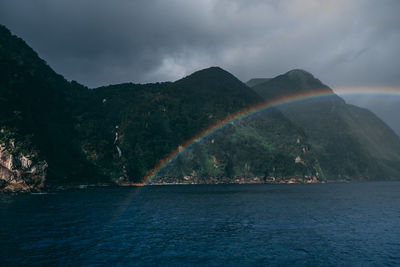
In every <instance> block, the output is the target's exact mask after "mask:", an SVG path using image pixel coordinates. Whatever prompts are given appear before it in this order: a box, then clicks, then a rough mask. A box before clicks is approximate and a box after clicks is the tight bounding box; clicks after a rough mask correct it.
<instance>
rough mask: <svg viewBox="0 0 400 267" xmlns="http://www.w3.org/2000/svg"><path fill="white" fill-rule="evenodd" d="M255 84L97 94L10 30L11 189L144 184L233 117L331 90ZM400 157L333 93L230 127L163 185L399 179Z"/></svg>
mask: <svg viewBox="0 0 400 267" xmlns="http://www.w3.org/2000/svg"><path fill="white" fill-rule="evenodd" d="M253 84H254V87H253V89H250V88H249V87H248V86H246V85H245V84H243V83H242V82H241V81H240V80H238V79H237V78H236V77H235V76H233V75H232V74H230V73H229V72H227V71H225V70H223V69H221V68H219V67H211V68H207V69H204V70H200V71H197V72H195V73H193V74H191V75H189V76H187V77H185V78H182V79H180V80H178V81H175V82H164V83H152V84H133V83H124V84H118V85H110V86H105V87H100V88H96V89H92V90H90V89H88V88H86V87H84V86H82V85H80V84H78V83H77V82H68V81H66V80H65V79H64V78H63V77H62V76H61V75H58V74H56V73H55V72H54V71H53V70H52V69H51V68H50V67H49V66H48V65H47V64H46V63H45V62H44V61H43V60H42V59H40V58H39V57H38V55H37V54H36V53H35V52H34V51H33V50H32V49H31V48H30V47H29V46H27V45H26V44H25V42H23V41H22V40H21V39H20V38H18V37H16V36H13V35H12V34H11V33H10V31H8V30H7V29H6V28H5V27H2V26H0V104H1V106H2V108H1V110H0V129H1V131H0V145H1V152H0V158H1V160H0V191H1V190H3V191H40V190H46V188H56V187H58V186H70V185H79V184H99V183H106V184H120V185H129V184H136V183H142V182H143V181H144V180H143V179H144V177H145V175H146V174H148V172H149V171H150V170H151V169H152V168H154V166H156V165H157V163H158V162H160V160H162V159H163V158H165V157H167V156H168V155H169V153H171V151H174V150H176V149H178V148H180V146H181V145H182V144H183V143H184V142H185V141H186V140H189V139H191V138H192V137H193V136H195V135H196V134H198V133H199V132H202V131H203V130H204V129H206V128H208V127H210V126H212V125H217V124H218V123H220V122H221V121H222V120H224V119H225V118H226V117H227V116H232V115H233V114H237V113H238V112H240V111H241V110H244V109H248V108H250V107H253V106H255V105H259V104H261V103H263V102H264V101H265V100H266V99H267V100H271V99H274V98H276V97H280V96H282V94H291V93H296V92H299V91H307V90H313V89H316V88H318V89H321V88H323V89H324V90H327V92H331V89H330V88H329V87H327V86H325V85H323V84H322V83H321V82H320V81H319V80H317V79H315V78H314V77H313V76H312V75H311V74H309V73H306V72H304V71H302V70H293V71H290V72H288V73H286V74H283V75H280V76H278V77H275V78H272V79H267V80H254V81H253ZM321 101H323V102H321ZM298 108H299V109H298ZM317 114H320V115H319V116H317ZM307 116H314V117H313V119H312V120H310V119H307ZM351 125H357V127H351ZM377 128H379V129H380V130H377ZM363 129H365V130H368V131H367V132H370V133H371V134H365V136H362V134H361V133H360V131H363ZM330 132H333V133H330ZM328 136H330V137H334V138H333V139H332V138H328ZM335 138H336V139H335ZM380 138H384V139H385V141H384V142H382V144H379V142H378V141H379V140H380ZM330 139H332V142H330V141H329V140H330ZM359 140H361V141H359ZM365 144H367V145H365ZM397 148H398V138H397V139H396V138H394V137H393V135H392V134H391V132H390V129H389V128H388V127H387V126H386V125H385V124H384V123H383V122H381V121H380V120H379V119H378V118H377V117H374V116H373V115H371V114H370V113H369V112H368V111H366V110H362V109H359V108H357V107H353V106H349V105H347V104H345V103H344V101H343V100H342V99H341V98H339V97H337V96H336V95H334V94H333V93H332V96H331V97H328V98H325V99H324V100H313V101H310V102H307V103H303V104H300V105H299V106H296V107H295V106H293V108H290V107H288V108H281V107H280V108H278V109H276V108H270V109H268V110H267V111H265V112H260V113H257V114H256V115H253V116H250V117H248V118H246V119H241V120H237V121H235V122H233V123H230V124H228V125H226V126H225V127H224V128H223V129H221V130H220V131H217V132H216V133H215V134H213V135H211V136H208V137H207V138H205V139H204V140H203V141H201V142H200V143H199V144H196V145H194V146H192V147H190V148H189V149H185V150H184V151H183V152H182V153H180V155H179V156H178V157H177V158H176V160H175V161H173V162H171V163H170V164H169V165H168V166H165V168H163V169H162V170H161V171H160V172H159V173H158V174H157V175H156V177H154V180H153V183H232V182H238V183H242V182H320V181H324V180H325V177H328V178H330V179H337V178H340V179H348V180H354V179H356V180H365V179H367V180H368V179H388V178H389V179H395V178H396V177H400V175H398V174H399V173H400V170H399V169H398V168H397V167H396V166H398V165H399V164H398V163H399V162H400V159H399V158H398V155H399V154H398V151H399V150H397ZM373 151H375V152H374V153H372V152H373ZM338 155H341V156H338ZM17 158H18V161H14V159H17ZM357 159H360V160H357ZM10 162H11V163H12V164H11V163H10ZM28 163H29V164H28ZM396 164H397V165H396ZM22 165H23V166H25V167H24V169H22V167H21V166H22ZM36 166H40V168H39V167H36ZM32 168H39V169H40V171H36V172H34V171H32V170H33V169H32ZM379 173H380V174H381V176H379V175H378V174H379Z"/></svg>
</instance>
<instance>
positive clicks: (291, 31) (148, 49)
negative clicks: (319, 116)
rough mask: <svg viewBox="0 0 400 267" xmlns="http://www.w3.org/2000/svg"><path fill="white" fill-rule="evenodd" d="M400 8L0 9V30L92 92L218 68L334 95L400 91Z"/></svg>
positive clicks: (256, 2)
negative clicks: (284, 79)
mask: <svg viewBox="0 0 400 267" xmlns="http://www.w3.org/2000/svg"><path fill="white" fill-rule="evenodd" d="M399 14H400V1H398V0H392V1H391V0H376V1H368V0H352V1H348V0H334V1H329V0H324V1H313V0H310V1H305V0H288V1H261V0H229V1H228V0H221V1H217V0H195V1H190V0H154V1H152V0H143V1H140V0H112V1H111V0H35V1H33V0H0V23H1V24H4V25H6V26H7V27H8V28H9V29H10V30H11V31H12V32H13V33H14V34H16V35H18V36H20V37H22V38H23V39H24V40H26V41H27V43H28V44H29V45H30V46H32V47H33V48H34V49H35V50H36V51H37V52H38V53H39V55H40V56H41V57H42V58H43V59H45V60H46V61H47V62H48V63H49V65H50V66H51V67H53V68H54V69H55V70H56V71H57V72H58V73H60V74H62V75H64V77H65V78H67V79H68V80H77V81H78V82H81V83H83V84H85V85H87V86H89V87H96V86H100V85H107V84H111V83H121V82H126V81H132V82H141V83H144V82H156V81H165V80H176V79H179V78H181V77H183V76H185V75H188V74H190V73H192V72H193V71H195V70H199V69H202V68H206V67H209V66H220V67H222V68H224V69H226V70H228V71H230V72H231V73H233V74H234V75H236V76H237V77H238V78H239V79H241V80H243V81H247V80H248V79H250V78H253V77H273V76H276V75H278V74H281V73H284V72H286V71H288V70H290V69H293V68H302V69H305V70H308V71H310V72H312V73H313V74H314V75H315V76H317V77H318V78H319V79H321V80H322V81H323V82H324V83H326V84H328V85H330V86H331V87H333V88H335V87H347V86H357V87H360V86H373V87H377V86H378V87H379V86H390V87H400V75H399V72H400V71H399V70H400V60H399V59H400V57H399V51H400V50H399V47H400V15H399Z"/></svg>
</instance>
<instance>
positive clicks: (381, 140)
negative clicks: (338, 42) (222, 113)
mask: <svg viewBox="0 0 400 267" xmlns="http://www.w3.org/2000/svg"><path fill="white" fill-rule="evenodd" d="M252 89H253V90H254V91H256V92H257V93H258V94H259V95H260V96H262V97H263V98H264V99H268V100H271V99H278V98H280V97H282V96H285V95H291V94H294V93H301V92H303V93H305V92H308V91H314V90H320V91H323V92H325V94H326V95H327V96H325V97H320V98H313V99H309V100H305V101H301V102H296V103H292V104H288V105H282V106H280V107H279V110H280V111H282V112H283V114H284V115H285V116H286V117H287V118H289V119H290V120H291V121H292V122H293V123H294V124H296V125H297V126H298V127H301V128H302V129H303V130H304V131H305V133H306V135H307V136H308V138H309V139H308V140H309V142H310V143H311V145H312V148H313V151H314V152H315V153H316V155H317V158H318V160H319V162H320V164H321V167H322V169H323V170H324V173H325V175H326V176H327V178H329V179H349V180H392V179H398V178H399V177H400V164H399V162H400V140H399V137H398V136H397V135H396V134H395V133H394V132H393V131H392V129H390V128H389V127H388V126H387V125H386V124H385V123H384V122H383V121H381V120H380V119H379V118H378V117H376V116H375V115H374V114H373V113H372V112H370V111H368V110H366V109H363V108H359V107H356V106H353V105H349V104H346V103H345V101H344V100H343V99H342V98H340V97H338V96H337V95H335V94H334V92H333V91H332V90H331V89H330V88H329V87H328V86H326V85H324V84H323V83H322V82H321V81H319V80H318V79H316V78H314V77H313V75H312V74H310V73H308V72H306V71H303V70H292V71H289V72H287V73H285V74H283V75H279V76H277V77H275V78H272V79H269V80H267V81H265V82H263V83H260V84H257V85H255V86H253V87H252Z"/></svg>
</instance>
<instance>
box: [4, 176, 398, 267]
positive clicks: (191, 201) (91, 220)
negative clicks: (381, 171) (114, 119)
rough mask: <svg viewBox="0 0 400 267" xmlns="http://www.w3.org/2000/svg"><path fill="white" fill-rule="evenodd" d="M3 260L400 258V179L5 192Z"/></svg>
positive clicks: (354, 261)
mask: <svg viewBox="0 0 400 267" xmlns="http://www.w3.org/2000/svg"><path fill="white" fill-rule="evenodd" d="M0 237H1V238H0V265H14V264H38V265H92V264H103V265H110V264H112V265H155V264H161V265H226V266H230V265H266V264H269V265H356V266H369V265H383V264H385V265H399V264H400V183H398V182H387V183H350V184H310V185H193V186H150V187H146V188H143V189H140V190H138V189H136V188H134V189H133V188H88V189H84V190H72V191H64V192H60V193H56V194H47V195H0Z"/></svg>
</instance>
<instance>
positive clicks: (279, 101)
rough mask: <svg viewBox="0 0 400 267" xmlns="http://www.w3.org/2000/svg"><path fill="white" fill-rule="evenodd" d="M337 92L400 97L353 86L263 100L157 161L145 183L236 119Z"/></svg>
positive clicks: (388, 91)
mask: <svg viewBox="0 0 400 267" xmlns="http://www.w3.org/2000/svg"><path fill="white" fill-rule="evenodd" d="M335 93H337V94H338V95H339V96H347V95H349V96H351V95H366V96H388V97H391V96H397V97H400V90H399V89H397V88H372V87H371V88H365V87H353V88H339V89H336V90H335V92H332V91H331V90H329V89H326V88H325V89H319V90H313V91H307V92H302V93H298V94H292V95H287V96H284V97H281V98H278V99H274V100H271V101H265V102H262V103H260V104H258V105H255V106H252V107H250V108H246V109H244V110H241V111H239V112H237V113H235V114H233V115H229V116H228V117H226V118H225V119H223V120H220V121H218V122H217V123H215V124H213V125H211V126H209V127H207V128H206V129H204V130H202V131H201V132H199V133H198V134H196V135H195V136H193V137H192V138H191V139H189V140H187V141H186V142H184V143H183V144H181V145H180V146H179V147H178V148H176V149H175V150H173V151H172V152H171V153H169V154H168V155H167V156H166V157H165V158H164V159H162V160H160V161H159V162H158V163H157V165H156V166H154V168H152V169H151V170H149V171H148V172H147V173H146V175H145V177H144V181H143V185H145V184H148V183H149V182H150V181H151V179H152V178H153V177H155V176H157V174H159V173H160V171H161V170H163V169H164V168H165V167H166V166H168V165H169V164H170V163H171V162H172V161H174V160H175V159H176V158H177V157H178V156H179V155H180V154H181V153H183V152H184V151H186V150H188V149H189V148H191V147H192V146H193V145H195V144H196V143H199V142H200V141H201V140H203V139H204V138H206V137H208V136H210V135H211V134H213V133H215V132H216V131H218V130H220V129H222V128H223V127H225V126H226V125H228V124H230V123H232V122H234V121H237V120H240V119H243V118H246V117H248V116H251V115H252V114H255V113H258V112H261V111H264V110H266V109H269V108H273V107H277V106H280V105H284V104H290V103H296V102H300V101H305V100H310V99H314V98H321V97H329V96H334V95H335Z"/></svg>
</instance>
